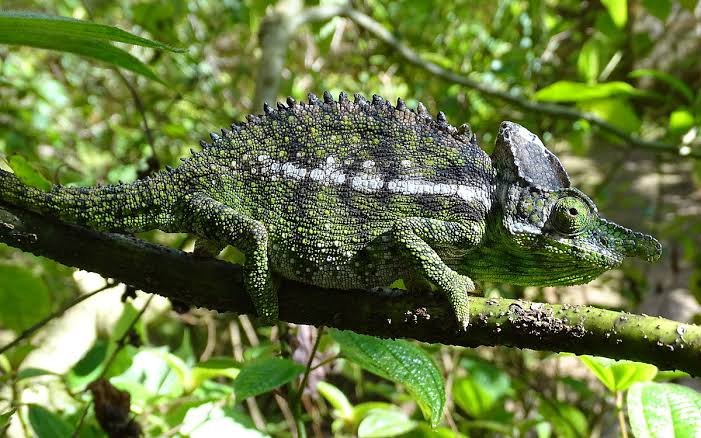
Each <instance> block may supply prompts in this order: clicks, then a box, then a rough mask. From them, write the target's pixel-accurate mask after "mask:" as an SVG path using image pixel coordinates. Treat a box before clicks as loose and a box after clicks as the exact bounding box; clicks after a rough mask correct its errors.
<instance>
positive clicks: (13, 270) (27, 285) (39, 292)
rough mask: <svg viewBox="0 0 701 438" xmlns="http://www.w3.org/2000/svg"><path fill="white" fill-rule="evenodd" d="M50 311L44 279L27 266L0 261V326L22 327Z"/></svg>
mask: <svg viewBox="0 0 701 438" xmlns="http://www.w3.org/2000/svg"><path fill="white" fill-rule="evenodd" d="M50 311H51V297H50V295H49V290H48V288H47V287H46V284H45V283H44V281H43V280H42V279H41V278H39V277H38V276H37V275H35V274H34V273H33V272H32V271H31V270H29V269H27V268H23V267H20V266H12V265H2V264H0V326H2V327H5V328H8V329H10V330H14V331H22V330H24V329H26V328H28V327H30V326H32V325H33V324H35V323H37V322H38V321H39V320H41V319H42V318H44V317H45V316H47V315H48V314H49V312H50Z"/></svg>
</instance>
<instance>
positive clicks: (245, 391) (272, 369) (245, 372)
mask: <svg viewBox="0 0 701 438" xmlns="http://www.w3.org/2000/svg"><path fill="white" fill-rule="evenodd" d="M303 371H304V367H303V366H302V365H300V364H298V363H296V362H293V361H291V360H289V359H282V358H279V357H265V358H261V359H255V360H252V361H250V362H247V363H246V364H245V365H244V366H243V368H241V371H240V372H239V375H238V377H236V380H234V393H235V394H236V399H237V400H243V399H246V398H248V397H254V396H256V395H259V394H263V393H265V392H268V391H271V390H273V389H275V388H277V387H278V386H281V385H284V384H285V383H287V382H290V381H291V380H292V379H294V378H295V377H297V376H298V375H300V374H301V373H302V372H303Z"/></svg>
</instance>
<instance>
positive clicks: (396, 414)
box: [358, 409, 416, 438]
mask: <svg viewBox="0 0 701 438" xmlns="http://www.w3.org/2000/svg"><path fill="white" fill-rule="evenodd" d="M415 427H416V422H415V421H412V420H410V419H409V417H407V416H406V414H405V413H403V412H401V411H399V410H397V409H373V410H371V411H370V412H368V415H367V416H365V418H363V421H361V422H360V425H358V438H380V437H390V436H397V435H401V434H403V433H407V432H409V431H410V430H412V429H414V428H415Z"/></svg>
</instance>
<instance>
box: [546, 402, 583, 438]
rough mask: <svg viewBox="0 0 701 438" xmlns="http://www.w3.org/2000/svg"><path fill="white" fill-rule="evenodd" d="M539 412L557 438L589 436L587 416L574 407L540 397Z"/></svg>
mask: <svg viewBox="0 0 701 438" xmlns="http://www.w3.org/2000/svg"><path fill="white" fill-rule="evenodd" d="M539 409H540V413H541V415H543V417H544V418H545V419H546V420H548V422H549V423H550V424H551V425H552V427H553V429H554V431H555V436H557V437H558V438H585V437H588V436H589V427H588V423H587V418H586V417H585V416H584V414H583V413H582V411H580V410H579V409H577V408H576V407H574V406H572V405H569V404H566V403H561V402H559V401H557V400H545V399H541V402H540V408H539Z"/></svg>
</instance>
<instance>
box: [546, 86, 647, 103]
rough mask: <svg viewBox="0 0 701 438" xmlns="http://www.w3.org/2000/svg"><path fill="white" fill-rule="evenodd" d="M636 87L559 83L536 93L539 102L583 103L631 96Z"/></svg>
mask: <svg viewBox="0 0 701 438" xmlns="http://www.w3.org/2000/svg"><path fill="white" fill-rule="evenodd" d="M635 93H636V90H635V87H633V86H632V85H630V84H628V83H626V82H615V81H614V82H606V83H603V84H584V83H582V82H572V81H557V82H555V83H553V84H550V85H548V86H547V87H545V88H542V89H540V90H538V91H537V92H536V93H535V98H536V99H537V100H542V101H547V102H581V101H585V100H592V99H601V98H606V97H612V96H631V95H634V94H635Z"/></svg>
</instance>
